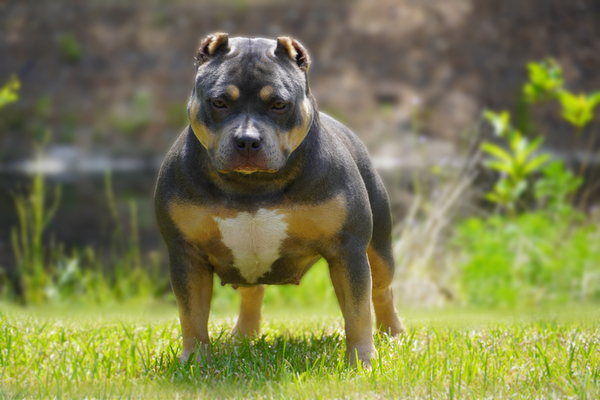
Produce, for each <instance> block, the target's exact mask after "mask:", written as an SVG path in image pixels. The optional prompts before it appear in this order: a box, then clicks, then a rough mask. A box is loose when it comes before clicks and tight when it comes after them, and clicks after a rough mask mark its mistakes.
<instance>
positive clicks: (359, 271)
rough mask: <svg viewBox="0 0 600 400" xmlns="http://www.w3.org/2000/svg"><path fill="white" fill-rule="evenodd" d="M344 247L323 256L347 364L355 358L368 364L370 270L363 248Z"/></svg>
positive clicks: (370, 342)
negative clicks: (338, 310) (343, 336)
mask: <svg viewBox="0 0 600 400" xmlns="http://www.w3.org/2000/svg"><path fill="white" fill-rule="evenodd" d="M344 250H345V251H343V252H341V253H340V254H337V255H332V256H329V257H326V259H327V262H328V263H329V273H330V275H331V282H332V283H333V288H334V289H335V294H336V296H337V299H338V302H339V304H340V308H341V309H342V315H343V316H344V322H345V329H346V354H347V356H348V359H349V361H350V364H352V365H356V364H357V359H358V360H360V361H361V362H362V364H363V366H365V367H367V368H369V367H370V366H371V361H370V359H371V358H375V357H376V354H377V353H376V351H375V346H374V344H373V328H372V320H371V272H370V270H369V262H368V260H367V254H366V249H364V248H363V247H361V246H357V247H353V246H351V245H350V246H346V248H345V249H344Z"/></svg>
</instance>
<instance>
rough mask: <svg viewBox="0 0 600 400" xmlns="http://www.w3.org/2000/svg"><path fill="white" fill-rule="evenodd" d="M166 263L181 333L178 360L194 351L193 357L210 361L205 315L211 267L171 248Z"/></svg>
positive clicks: (210, 291)
mask: <svg viewBox="0 0 600 400" xmlns="http://www.w3.org/2000/svg"><path fill="white" fill-rule="evenodd" d="M169 264H170V265H169V269H170V274H171V286H172V288H173V292H174V293H175V297H176V299H177V306H178V308H179V321H180V322H181V334H182V336H183V349H182V351H181V356H180V357H179V360H180V361H181V362H182V363H183V362H186V361H188V359H189V358H190V355H192V354H193V353H195V355H196V360H198V361H200V360H202V358H206V360H207V362H210V341H209V336H208V316H209V314H210V301H211V298H212V291H213V272H212V269H211V268H210V266H208V265H207V264H205V263H203V262H202V261H198V260H196V259H194V258H193V257H189V256H188V255H187V254H186V253H185V252H183V251H172V250H171V251H170V252H169Z"/></svg>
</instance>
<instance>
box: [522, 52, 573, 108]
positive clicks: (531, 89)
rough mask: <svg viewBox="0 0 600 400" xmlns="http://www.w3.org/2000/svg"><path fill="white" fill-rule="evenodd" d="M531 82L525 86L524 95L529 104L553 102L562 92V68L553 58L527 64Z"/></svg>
mask: <svg viewBox="0 0 600 400" xmlns="http://www.w3.org/2000/svg"><path fill="white" fill-rule="evenodd" d="M527 69H528V70H529V82H527V83H526V84H525V85H524V86H523V95H524V97H525V99H526V101H528V102H529V103H539V102H542V101H548V100H553V99H555V98H556V96H557V95H558V94H559V93H560V92H562V91H563V90H564V89H563V85H564V79H563V76H562V68H561V67H560V65H559V64H558V63H557V62H556V60H554V59H553V58H548V59H546V60H544V61H542V62H539V63H536V62H531V63H529V64H527Z"/></svg>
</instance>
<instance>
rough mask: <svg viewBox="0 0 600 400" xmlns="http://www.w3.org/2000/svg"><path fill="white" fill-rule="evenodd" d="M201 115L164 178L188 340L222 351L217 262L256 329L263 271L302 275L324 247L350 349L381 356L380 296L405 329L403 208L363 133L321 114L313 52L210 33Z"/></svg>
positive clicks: (195, 96) (292, 44)
mask: <svg viewBox="0 0 600 400" xmlns="http://www.w3.org/2000/svg"><path fill="white" fill-rule="evenodd" d="M197 61H198V62H197V71H196V77H195V80H194V87H193V89H192V95H191V97H190V101H189V106H188V114H189V118H190V125H189V126H188V127H187V128H186V129H185V130H184V131H183V133H182V134H181V136H179V138H178V139H177V141H176V142H175V144H174V145H173V147H172V148H171V150H170V151H169V153H168V155H167V157H166V158H165V161H164V163H163V165H162V167H161V170H160V173H159V176H158V183H157V185H156V195H155V197H156V217H157V221H158V226H159V229H160V232H161V234H162V237H163V239H164V241H165V243H166V245H167V247H168V250H169V264H170V273H171V285H172V287H173V291H174V292H175V296H176V297H177V304H178V307H179V315H180V320H181V330H182V334H183V351H182V353H181V357H180V359H181V360H182V361H186V360H188V358H189V357H190V355H191V354H192V353H194V352H196V351H197V350H199V351H197V352H196V356H197V357H200V356H202V355H204V356H206V357H208V358H209V359H210V349H209V335H208V316H209V311H210V302H211V296H212V289H213V275H214V274H217V275H218V276H219V278H220V279H221V282H222V283H223V284H232V285H234V287H235V286H238V287H239V291H240V293H241V296H242V302H241V311H240V316H239V319H238V321H237V323H236V325H235V328H234V333H235V334H241V335H252V334H257V333H258V332H259V329H260V319H261V306H262V299H263V293H264V286H263V285H265V284H268V285H283V284H290V283H296V284H297V283H298V282H299V281H300V279H301V278H302V276H303V275H304V274H305V273H306V272H307V271H308V270H309V268H310V267H311V266H312V265H313V264H315V262H317V261H318V260H319V259H320V258H321V257H324V258H325V259H326V260H327V262H328V263H329V270H330V274H331V281H332V283H333V287H334V289H335V294H336V296H337V299H338V301H339V304H340V307H341V309H342V314H343V316H344V320H345V327H346V343H347V353H348V357H349V359H350V362H351V363H352V364H355V363H356V361H357V360H356V358H357V357H358V359H359V360H361V361H362V362H363V364H364V365H369V364H370V362H369V359H370V358H372V357H374V356H375V354H376V351H375V347H374V345H373V333H372V319H371V300H372V301H373V305H374V309H375V317H376V324H377V327H378V329H379V330H380V331H381V332H385V333H388V334H390V335H398V334H399V333H401V332H402V331H403V330H404V328H403V326H402V323H401V321H400V319H399V318H398V314H397V312H396V309H395V307H394V303H393V299H392V289H391V287H390V284H391V282H392V276H393V274H394V260H393V257H392V246H391V230H392V221H391V215H390V207H389V201H388V197H387V193H386V191H385V188H384V187H383V184H382V182H381V180H380V178H379V176H378V175H377V173H376V172H375V169H374V168H373V166H372V165H371V162H370V160H369V156H368V153H367V151H366V149H365V147H364V145H363V144H362V143H361V142H360V140H359V139H358V138H357V137H356V136H355V135H354V134H353V133H352V132H351V131H350V130H349V129H348V128H346V127H345V126H343V125H342V124H340V123H339V122H337V121H335V120H334V119H332V118H331V117H329V116H327V115H325V114H322V113H319V112H318V111H317V108H316V103H315V100H314V98H313V97H312V95H311V93H310V89H309V87H308V76H307V72H308V67H309V64H310V60H309V56H308V54H307V52H306V50H305V49H304V47H302V45H300V43H298V42H297V41H296V40H294V39H291V38H289V37H280V38H279V39H277V40H276V41H275V40H267V39H247V38H234V39H231V40H230V39H229V38H228V35H227V34H225V33H215V34H213V35H210V36H208V37H207V38H206V39H205V40H204V41H203V42H202V44H201V46H200V48H199V50H198V54H197Z"/></svg>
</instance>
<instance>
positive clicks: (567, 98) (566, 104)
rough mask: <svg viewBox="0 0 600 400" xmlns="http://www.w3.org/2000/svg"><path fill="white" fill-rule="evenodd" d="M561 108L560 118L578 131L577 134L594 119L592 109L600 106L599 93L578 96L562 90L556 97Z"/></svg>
mask: <svg viewBox="0 0 600 400" xmlns="http://www.w3.org/2000/svg"><path fill="white" fill-rule="evenodd" d="M558 100H559V102H560V105H561V107H562V116H563V118H564V119H565V120H567V121H568V122H569V123H571V125H573V126H574V127H575V128H577V129H578V131H577V132H578V133H579V132H581V130H582V129H583V128H584V127H585V126H586V125H587V124H588V123H590V122H591V121H592V120H593V119H594V109H595V108H596V106H597V105H598V104H600V92H594V93H592V94H589V95H586V94H583V93H582V94H579V95H575V94H573V93H570V92H567V91H566V90H563V91H561V92H560V93H559V95H558Z"/></svg>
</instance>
